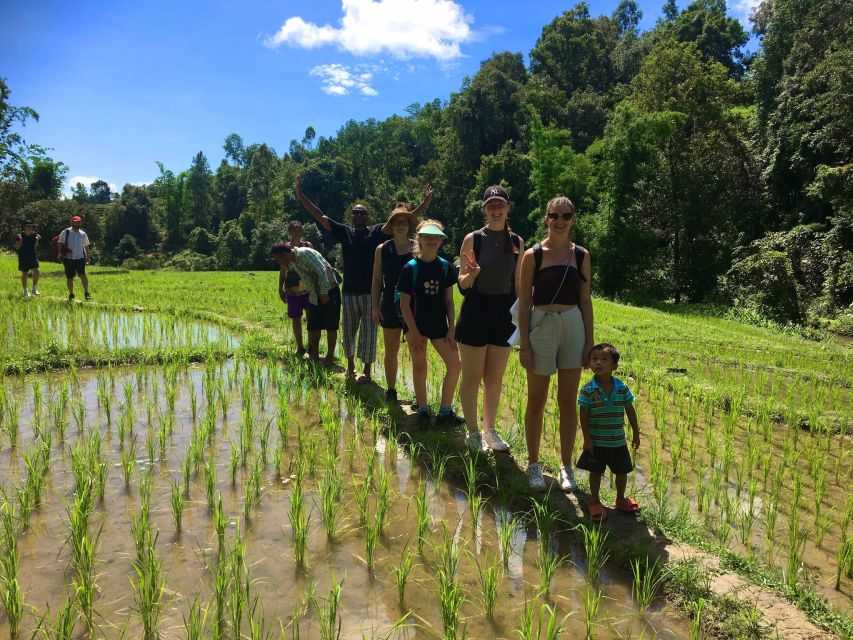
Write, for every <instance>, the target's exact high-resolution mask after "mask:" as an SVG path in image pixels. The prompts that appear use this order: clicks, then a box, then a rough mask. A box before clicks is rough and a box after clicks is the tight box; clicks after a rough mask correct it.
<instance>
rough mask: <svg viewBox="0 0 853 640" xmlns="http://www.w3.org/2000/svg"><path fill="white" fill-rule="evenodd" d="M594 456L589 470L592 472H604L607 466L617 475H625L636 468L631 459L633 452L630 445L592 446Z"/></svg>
mask: <svg viewBox="0 0 853 640" xmlns="http://www.w3.org/2000/svg"><path fill="white" fill-rule="evenodd" d="M592 457H593V458H594V460H590V468H589V471H590V472H591V473H597V474H599V475H600V474H603V473H604V471H605V469H606V468H607V467H609V468H610V470H611V471H612V472H613V473H615V474H616V475H617V476H624V475H626V474H628V473H630V472H631V471H633V470H634V464H633V462H632V461H631V452H630V451H628V445H622V446H621V447H597V446H595V445H593V447H592Z"/></svg>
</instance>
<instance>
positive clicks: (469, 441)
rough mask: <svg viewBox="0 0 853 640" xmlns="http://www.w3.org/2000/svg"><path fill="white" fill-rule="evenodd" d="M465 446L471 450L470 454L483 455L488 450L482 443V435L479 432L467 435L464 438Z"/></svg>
mask: <svg viewBox="0 0 853 640" xmlns="http://www.w3.org/2000/svg"><path fill="white" fill-rule="evenodd" d="M465 445H466V446H467V447H468V448H469V449H470V450H471V452H472V453H485V452H487V451H488V450H489V447H488V445H486V443H485V442H483V434H482V433H480V432H479V431H475V432H474V433H469V434H468V435H467V436H465Z"/></svg>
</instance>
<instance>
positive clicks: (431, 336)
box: [403, 316, 447, 340]
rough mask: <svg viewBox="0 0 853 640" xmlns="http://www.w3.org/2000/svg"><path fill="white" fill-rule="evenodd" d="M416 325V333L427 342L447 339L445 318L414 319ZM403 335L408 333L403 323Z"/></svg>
mask: <svg viewBox="0 0 853 640" xmlns="http://www.w3.org/2000/svg"><path fill="white" fill-rule="evenodd" d="M415 322H417V323H418V333H420V334H421V335H422V336H423V337H424V338H427V339H428V340H441V339H442V338H446V337H447V316H441V317H440V318H415ZM403 325H404V326H403V333H408V332H409V327H407V326H405V323H403Z"/></svg>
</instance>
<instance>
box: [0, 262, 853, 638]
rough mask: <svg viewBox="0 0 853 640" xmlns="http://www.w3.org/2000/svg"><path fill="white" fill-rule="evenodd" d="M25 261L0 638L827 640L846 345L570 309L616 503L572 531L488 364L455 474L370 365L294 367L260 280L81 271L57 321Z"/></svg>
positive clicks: (850, 535) (839, 539) (846, 404)
mask: <svg viewBox="0 0 853 640" xmlns="http://www.w3.org/2000/svg"><path fill="white" fill-rule="evenodd" d="M43 267H44V272H45V273H44V277H43V279H42V281H41V283H40V289H41V291H42V294H43V295H42V297H41V298H29V299H24V298H22V297H20V295H19V294H18V281H17V276H18V274H17V272H16V271H15V262H14V260H13V259H12V258H11V257H8V256H0V279H2V282H3V283H4V285H3V287H1V288H0V304H2V309H3V310H2V312H0V325H2V327H3V332H2V333H0V347H2V349H0V352H2V355H0V366H2V369H3V372H4V373H5V376H4V378H3V381H2V383H0V487H2V489H3V492H2V498H0V547H2V555H0V598H2V602H0V635H2V636H3V637H7V636H8V637H11V638H25V637H26V638H30V637H45V638H78V637H79V638H82V637H97V638H102V637H103V638H122V637H124V638H145V637H148V638H153V637H163V638H234V639H238V638H282V637H286V638H299V637H305V638H321V639H323V640H326V639H331V638H362V637H365V638H386V637H390V638H516V637H520V638H556V637H558V636H559V637H566V638H701V637H708V638H713V637H744V638H764V637H769V638H773V637H778V638H824V637H826V638H832V637H841V638H845V637H851V635H852V634H853V622H851V615H853V599H852V598H851V595H853V527H851V521H853V492H851V491H850V490H849V489H848V486H849V484H850V482H851V480H853V446H851V430H853V411H851V381H853V346H851V345H850V343H845V342H842V341H840V340H838V339H835V338H832V337H829V336H826V337H823V338H820V339H805V338H803V337H801V336H799V335H798V334H797V333H793V332H791V333H784V332H781V331H777V330H768V329H763V328H757V327H754V326H749V325H746V324H741V323H738V322H735V321H732V320H726V319H722V318H716V317H711V316H709V315H704V314H700V313H698V312H696V311H694V310H691V309H689V308H671V309H649V308H639V307H631V306H626V305H620V304H617V303H614V302H609V301H605V300H595V315H596V339H597V340H606V341H608V342H612V343H614V344H616V345H617V346H618V347H619V348H620V350H621V351H622V354H623V357H622V361H621V362H620V371H619V372H618V373H617V375H619V376H620V377H622V379H623V380H625V381H626V382H628V384H629V385H630V386H631V388H632V390H633V391H634V393H635V395H636V396H637V397H638V404H637V412H638V415H639V417H640V423H641V433H642V445H641V449H640V451H639V452H638V453H637V457H636V460H635V464H636V466H637V469H636V472H635V473H633V474H632V475H631V477H630V480H629V483H630V484H629V490H630V491H631V492H633V495H634V496H635V497H636V498H637V500H638V501H639V502H640V503H641V505H642V506H643V510H642V512H641V515H640V516H639V518H634V517H633V516H627V515H624V514H619V513H617V512H611V516H610V518H609V519H608V520H607V522H606V523H605V524H604V525H603V526H601V527H598V526H593V525H592V523H590V522H589V521H588V519H587V518H586V517H585V512H584V510H583V506H584V505H585V502H586V496H587V493H586V489H587V483H586V478H585V477H584V476H583V475H582V474H581V473H579V484H580V487H579V491H578V492H577V493H576V494H575V495H573V496H568V497H567V496H564V495H563V494H561V493H559V492H558V491H551V492H549V493H546V494H539V495H535V494H530V492H529V490H528V488H527V485H526V479H525V475H524V469H525V465H526V450H525V444H524V433H523V412H524V405H525V397H526V386H525V377H524V373H523V370H522V369H521V368H520V366H519V365H518V360H517V358H515V357H513V358H512V359H511V364H510V367H509V370H508V372H507V375H506V379H505V398H504V401H503V402H502V404H501V410H500V430H501V431H502V433H503V434H504V435H505V437H506V439H507V441H508V442H509V443H510V445H511V447H512V454H511V456H503V455H500V456H497V457H496V456H493V455H491V454H490V455H488V456H486V455H478V456H472V455H470V454H469V453H468V452H467V451H466V450H465V449H464V446H463V434H462V433H461V432H454V431H442V430H431V431H427V432H424V431H421V432H418V431H417V430H416V429H415V428H414V425H413V423H412V422H411V420H410V418H409V416H408V415H407V404H408V403H401V404H402V405H403V406H402V407H396V406H395V407H387V406H385V405H384V404H383V402H382V401H381V388H382V387H384V381H383V380H382V373H381V371H376V370H375V371H374V374H375V378H377V383H378V386H373V385H371V386H369V387H368V388H356V387H355V385H351V384H347V383H345V382H344V380H343V377H342V376H341V375H340V373H339V368H331V369H316V368H313V367H309V366H308V365H306V364H304V363H302V362H299V361H297V360H296V359H295V358H294V357H293V356H292V352H293V345H292V342H291V337H290V329H289V326H288V324H289V323H288V321H286V318H285V315H284V307H283V305H281V303H280V301H279V300H278V296H277V294H276V291H275V287H276V282H277V274H275V273H270V272H264V273H177V272H123V271H120V270H110V269H93V272H92V275H91V277H90V281H91V285H92V293H93V300H92V301H91V302H89V303H84V302H75V303H68V302H67V301H66V300H65V299H64V298H65V297H66V294H65V282H64V278H63V277H62V276H61V271H60V268H59V266H58V265H50V264H44V265H43ZM78 287H79V283H78ZM78 298H79V296H78ZM380 343H381V341H380ZM401 360H402V362H401V368H400V369H401V380H400V381H399V383H398V389H399V393H400V396H401V398H405V397H407V396H410V395H411V390H410V370H409V363H408V358H407V357H406V355H405V349H403V353H402V354H401ZM380 361H381V356H380ZM432 364H433V366H432V367H431V377H432V381H431V383H430V384H431V389H432V390H433V391H437V389H438V384H437V380H438V378H439V376H440V373H441V372H440V368H439V367H438V366H435V365H436V363H435V362H434V361H433V362H432ZM587 377H588V374H585V375H584V378H585V379H586V378H587ZM434 400H437V397H436V398H434ZM555 410H556V400H555V401H554V402H552V403H551V406H550V407H549V410H548V412H547V414H546V422H545V429H544V442H543V456H542V457H543V463H544V465H545V467H546V468H547V469H549V470H550V471H551V472H555V471H556V469H557V468H558V466H559V454H558V451H559V446H558V436H557V419H558V416H557V414H556V411H555ZM576 446H577V447H578V451H577V452H576V453H579V447H580V438H579V439H578V444H577V445H576ZM604 493H605V496H606V497H607V498H608V500H609V501H610V502H611V503H612V496H613V492H612V490H610V489H608V488H605V491H604ZM734 583H736V585H737V588H730V589H726V588H724V587H725V586H726V585H727V584H728V585H731V584H734ZM782 609H784V611H781V610H782ZM780 611H781V613H780Z"/></svg>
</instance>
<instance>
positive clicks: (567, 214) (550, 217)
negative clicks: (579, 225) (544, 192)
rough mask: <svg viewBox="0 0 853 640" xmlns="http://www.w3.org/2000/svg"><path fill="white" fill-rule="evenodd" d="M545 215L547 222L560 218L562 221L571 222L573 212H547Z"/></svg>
mask: <svg viewBox="0 0 853 640" xmlns="http://www.w3.org/2000/svg"><path fill="white" fill-rule="evenodd" d="M545 215H547V216H548V220H557V219H558V218H560V217H562V218H563V220H571V219H572V218H574V217H575V212H574V211H566V212H565V213H559V212H558V211H549V212H548V213H546V214H545Z"/></svg>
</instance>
